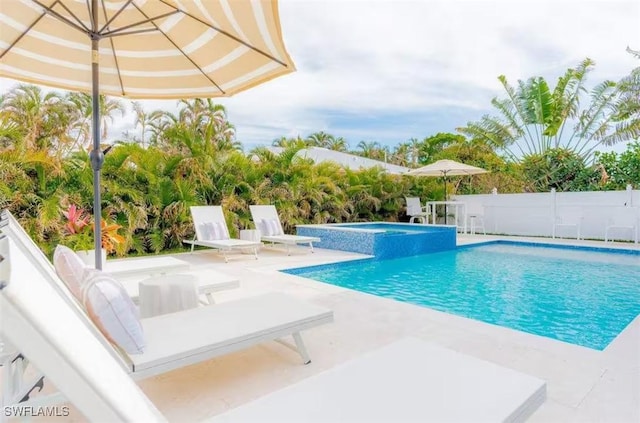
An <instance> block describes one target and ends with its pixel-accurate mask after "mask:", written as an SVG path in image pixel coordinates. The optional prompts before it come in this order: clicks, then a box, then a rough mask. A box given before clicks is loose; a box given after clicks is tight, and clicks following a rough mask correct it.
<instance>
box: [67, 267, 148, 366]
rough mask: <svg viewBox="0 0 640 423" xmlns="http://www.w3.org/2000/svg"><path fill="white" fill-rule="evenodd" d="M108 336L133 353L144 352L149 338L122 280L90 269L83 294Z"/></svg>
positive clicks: (85, 303) (84, 299) (88, 306)
mask: <svg viewBox="0 0 640 423" xmlns="http://www.w3.org/2000/svg"><path fill="white" fill-rule="evenodd" d="M79 299H80V300H81V302H82V304H83V305H84V306H85V308H86V309H87V314H88V315H89V317H90V318H91V320H93V322H94V323H95V325H96V326H97V327H98V328H99V329H100V331H101V332H102V333H103V334H104V336H105V337H106V338H107V339H108V340H109V341H111V342H112V343H114V344H116V345H118V346H119V347H120V348H122V349H123V350H124V351H126V352H127V353H129V354H142V353H143V352H144V347H145V342H144V333H143V331H142V324H141V323H140V319H139V316H138V310H137V309H136V306H135V304H133V301H132V300H131V298H130V297H129V295H127V292H126V291H125V289H124V288H123V287H122V285H121V284H120V282H118V281H116V280H115V279H114V278H113V277H112V276H110V275H109V274H107V273H103V272H101V271H99V270H92V269H88V270H87V271H86V273H85V278H84V280H83V284H82V296H81V297H80V298H79Z"/></svg>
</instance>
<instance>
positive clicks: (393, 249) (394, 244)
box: [297, 222, 456, 259]
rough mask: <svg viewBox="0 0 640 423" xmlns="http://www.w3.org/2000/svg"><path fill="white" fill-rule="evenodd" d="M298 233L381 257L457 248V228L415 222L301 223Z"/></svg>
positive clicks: (325, 245) (326, 244)
mask: <svg viewBox="0 0 640 423" xmlns="http://www.w3.org/2000/svg"><path fill="white" fill-rule="evenodd" d="M297 233H298V235H304V236H315V237H318V238H320V240H321V241H320V242H316V243H314V245H315V246H317V247H319V248H328V249H331V250H342V251H350V252H353V253H361V254H369V255H372V256H375V257H376V258H378V259H390V258H396V257H407V256H415V255H419V254H426V253H435V252H438V251H445V250H452V249H454V248H456V227H455V226H444V225H422V224H411V223H386V222H378V223H335V224H325V225H299V226H297Z"/></svg>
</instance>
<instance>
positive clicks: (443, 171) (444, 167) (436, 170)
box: [407, 160, 488, 177]
mask: <svg viewBox="0 0 640 423" xmlns="http://www.w3.org/2000/svg"><path fill="white" fill-rule="evenodd" d="M487 172H488V171H487V170H485V169H482V168H480V167H475V166H470V165H466V164H464V163H460V162H456V161H455V160H438V161H437V162H434V163H431V164H428V165H426V166H422V167H419V168H418V169H413V170H410V171H409V172H407V175H414V176H443V177H447V176H464V175H476V174H479V173H487Z"/></svg>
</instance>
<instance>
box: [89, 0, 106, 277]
mask: <svg viewBox="0 0 640 423" xmlns="http://www.w3.org/2000/svg"><path fill="white" fill-rule="evenodd" d="M91 4H92V6H91V12H92V17H93V19H92V26H93V28H94V31H95V30H97V27H98V0H92V2H91ZM99 41H100V39H99V38H98V37H97V35H93V34H92V36H91V108H92V111H91V117H92V125H91V129H92V133H93V134H92V135H93V149H92V150H91V153H90V154H89V159H90V160H91V168H92V169H93V222H94V223H93V226H94V232H93V233H94V236H95V239H94V248H95V250H96V257H95V265H96V269H98V270H102V225H101V224H102V206H101V201H102V200H101V198H100V169H101V168H102V163H103V162H104V154H102V150H101V148H100V89H99V87H100V85H99V83H100V80H99V66H100V64H99V62H98V59H99V52H98V47H99Z"/></svg>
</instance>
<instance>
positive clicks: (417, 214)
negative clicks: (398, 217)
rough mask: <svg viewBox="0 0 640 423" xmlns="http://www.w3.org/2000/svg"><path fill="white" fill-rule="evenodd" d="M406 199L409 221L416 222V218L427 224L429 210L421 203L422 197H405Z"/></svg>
mask: <svg viewBox="0 0 640 423" xmlns="http://www.w3.org/2000/svg"><path fill="white" fill-rule="evenodd" d="M404 199H405V201H406V202H407V216H409V217H410V219H409V223H414V222H415V221H416V220H419V221H421V222H422V223H425V224H426V223H428V222H429V211H428V210H427V208H426V207H425V206H423V205H422V204H420V198H418V197H404Z"/></svg>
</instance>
